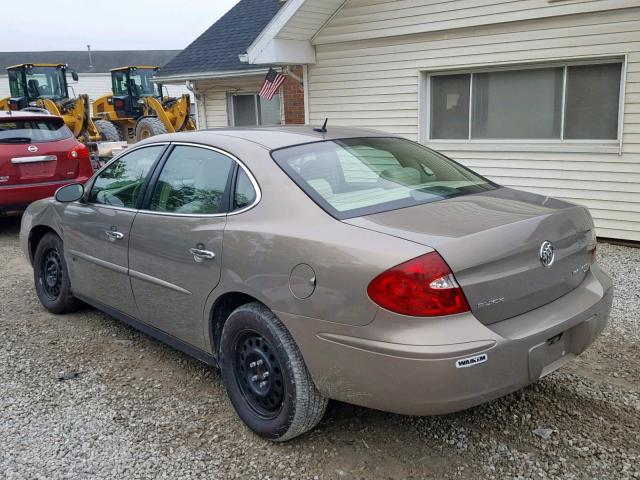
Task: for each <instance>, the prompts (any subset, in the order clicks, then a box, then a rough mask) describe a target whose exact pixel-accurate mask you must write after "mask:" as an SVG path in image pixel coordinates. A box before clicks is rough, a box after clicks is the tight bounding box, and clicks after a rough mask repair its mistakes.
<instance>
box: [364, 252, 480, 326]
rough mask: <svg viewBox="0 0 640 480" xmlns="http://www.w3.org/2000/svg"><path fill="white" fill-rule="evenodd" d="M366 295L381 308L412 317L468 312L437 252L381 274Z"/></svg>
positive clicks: (456, 285)
mask: <svg viewBox="0 0 640 480" xmlns="http://www.w3.org/2000/svg"><path fill="white" fill-rule="evenodd" d="M367 293H368V294H369V297H370V298H371V300H373V301H374V302H375V303H377V304H378V305H380V306H381V307H382V308H385V309H387V310H390V311H392V312H395V313H400V314H402V315H410V316H412V317H438V316H442V315H453V314H454V313H463V312H468V311H469V304H468V303H467V299H466V298H465V296H464V293H463V292H462V289H461V288H460V286H459V285H458V284H457V282H456V280H455V278H454V276H453V273H452V272H451V269H450V268H449V266H448V265H447V264H446V263H445V261H444V260H443V259H442V257H441V256H440V255H439V254H438V253H437V252H431V253H427V254H426V255H423V256H421V257H418V258H414V259H413V260H409V261H408V262H405V263H401V264H400V265H397V266H395V267H393V268H390V269H389V270H387V271H386V272H383V273H381V274H380V275H378V276H377V277H376V278H374V279H373V281H372V282H371V283H370V284H369V287H368V288H367Z"/></svg>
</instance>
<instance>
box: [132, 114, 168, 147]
mask: <svg viewBox="0 0 640 480" xmlns="http://www.w3.org/2000/svg"><path fill="white" fill-rule="evenodd" d="M163 133H167V129H166V128H165V127H164V124H163V123H162V122H161V121H160V120H159V119H158V118H156V117H144V118H141V119H140V121H139V122H138V124H137V125H136V142H139V141H141V140H145V139H147V138H150V137H154V136H156V135H162V134H163Z"/></svg>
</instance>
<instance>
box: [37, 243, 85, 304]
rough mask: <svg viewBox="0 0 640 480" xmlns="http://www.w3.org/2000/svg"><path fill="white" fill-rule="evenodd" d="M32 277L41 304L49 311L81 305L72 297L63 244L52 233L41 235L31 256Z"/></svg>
mask: <svg viewBox="0 0 640 480" xmlns="http://www.w3.org/2000/svg"><path fill="white" fill-rule="evenodd" d="M33 280H34V283H35V286H36V293H37V294H38V299H39V300H40V303H42V305H43V306H44V307H45V308H46V309H47V310H49V311H50V312H52V313H69V312H74V311H76V310H78V309H80V308H82V305H83V304H82V302H80V301H79V300H78V299H76V298H75V297H74V296H73V293H72V291H71V282H70V281H69V272H68V271H67V264H66V263H65V260H64V245H63V244H62V240H61V239H60V237H58V235H56V234H55V233H53V232H51V233H47V234H46V235H44V236H43V237H42V239H41V240H40V242H39V243H38V245H37V246H36V251H35V253H34V255H33Z"/></svg>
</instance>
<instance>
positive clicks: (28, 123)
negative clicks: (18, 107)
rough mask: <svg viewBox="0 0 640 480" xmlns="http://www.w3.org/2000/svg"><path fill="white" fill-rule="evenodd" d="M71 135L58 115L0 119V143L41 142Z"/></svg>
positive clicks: (62, 138)
mask: <svg viewBox="0 0 640 480" xmlns="http://www.w3.org/2000/svg"><path fill="white" fill-rule="evenodd" d="M71 136H72V133H71V130H69V129H68V128H67V126H66V125H65V124H64V121H63V120H62V119H60V118H58V117H52V118H35V119H11V120H4V121H0V143H43V142H55V141H58V140H64V139H65V138H70V137H71Z"/></svg>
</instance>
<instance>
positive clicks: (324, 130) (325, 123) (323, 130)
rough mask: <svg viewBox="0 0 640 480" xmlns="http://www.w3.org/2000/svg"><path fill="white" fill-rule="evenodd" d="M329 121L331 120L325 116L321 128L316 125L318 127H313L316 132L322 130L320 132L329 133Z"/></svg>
mask: <svg viewBox="0 0 640 480" xmlns="http://www.w3.org/2000/svg"><path fill="white" fill-rule="evenodd" d="M328 121H329V119H328V118H325V119H324V124H323V125H322V127H321V128H318V127H316V128H314V129H313V131H314V132H320V133H327V122H328Z"/></svg>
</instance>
